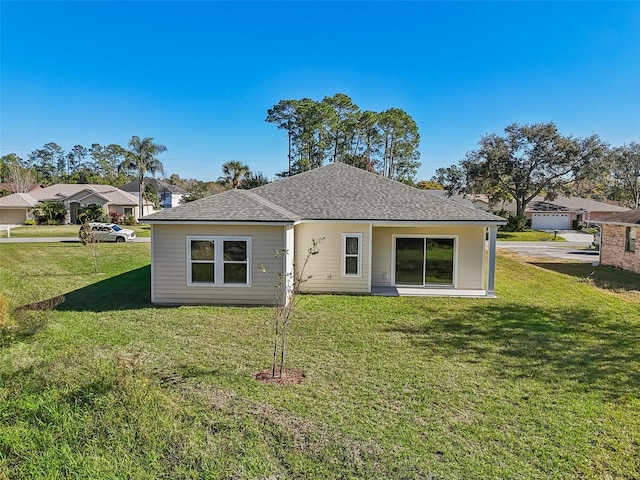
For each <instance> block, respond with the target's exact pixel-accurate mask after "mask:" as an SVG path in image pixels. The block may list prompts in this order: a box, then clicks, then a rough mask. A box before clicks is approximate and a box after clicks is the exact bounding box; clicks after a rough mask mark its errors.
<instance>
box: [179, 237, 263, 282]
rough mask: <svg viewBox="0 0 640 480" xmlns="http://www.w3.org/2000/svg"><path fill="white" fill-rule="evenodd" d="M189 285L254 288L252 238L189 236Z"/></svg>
mask: <svg viewBox="0 0 640 480" xmlns="http://www.w3.org/2000/svg"><path fill="white" fill-rule="evenodd" d="M187 258H188V262H187V266H188V268H187V270H188V272H187V275H188V279H187V283H188V284H189V285H198V286H205V285H214V286H220V285H235V286H240V285H250V284H251V278H250V276H251V267H250V265H251V260H250V259H251V238H250V237H205V236H189V237H187Z"/></svg>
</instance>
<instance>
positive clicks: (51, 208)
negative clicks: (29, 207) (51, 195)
mask: <svg viewBox="0 0 640 480" xmlns="http://www.w3.org/2000/svg"><path fill="white" fill-rule="evenodd" d="M66 213H67V208H66V207H65V206H64V203H62V202H56V201H53V200H43V201H41V202H39V203H38V204H37V205H36V207H35V208H34V209H33V214H34V216H35V217H36V219H37V220H38V223H39V224H47V225H57V224H58V222H60V221H62V220H64V216H65V214H66ZM52 222H54V223H52Z"/></svg>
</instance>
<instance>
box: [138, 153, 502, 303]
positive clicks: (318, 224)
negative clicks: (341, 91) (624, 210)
mask: <svg viewBox="0 0 640 480" xmlns="http://www.w3.org/2000/svg"><path fill="white" fill-rule="evenodd" d="M143 221H145V222H148V223H150V224H151V226H152V236H151V241H152V273H151V275H152V279H151V284H152V301H153V302H155V303H167V304H199V303H204V304H243V305H246V304H271V303H273V296H274V292H273V286H272V283H271V280H270V279H269V277H268V275H266V274H265V273H264V272H262V270H261V269H260V265H261V264H263V265H264V266H265V267H266V269H267V270H268V271H270V272H272V273H277V272H286V273H291V272H292V271H293V269H294V265H300V264H301V263H302V261H303V259H304V257H305V255H306V253H307V249H308V248H309V246H310V245H311V243H312V241H313V239H318V238H323V240H322V242H321V244H320V247H319V249H320V253H319V254H318V255H316V256H314V257H313V258H312V260H311V261H310V263H309V264H308V267H307V270H306V272H305V273H306V274H308V275H310V276H311V278H310V280H309V281H308V282H307V283H306V284H305V289H306V290H307V291H309V292H318V293H350V294H384V295H402V294H417V295H458V296H478V297H492V296H494V266H495V240H496V230H497V226H498V225H502V224H504V223H505V221H504V219H502V218H500V217H497V216H495V215H492V214H489V213H486V212H483V211H480V210H476V209H474V208H472V207H470V206H467V205H464V204H461V203H459V202H456V201H453V200H450V199H447V198H441V197H438V196H436V195H432V194H430V193H428V192H425V191H423V190H418V189H416V188H413V187H410V186H407V185H404V184H402V183H399V182H396V181H393V180H389V179H387V178H383V177H381V176H378V175H376V174H373V173H369V172H366V171H364V170H360V169H358V168H355V167H351V166H348V165H345V164H342V163H334V164H330V165H327V166H324V167H321V168H317V169H314V170H311V171H308V172H305V173H301V174H298V175H294V176H292V177H289V178H286V179H284V180H280V181H277V182H273V183H270V184H267V185H264V186H261V187H258V188H255V189H252V190H230V191H226V192H223V193H219V194H217V195H212V196H210V197H207V198H204V199H202V200H199V201H195V202H191V203H188V204H185V205H182V206H179V207H176V208H173V209H171V210H165V211H162V212H158V213H155V214H153V215H149V216H147V217H144V219H143ZM487 238H489V254H488V255H485V252H486V249H485V245H486V244H487V243H486V239H487ZM276 250H277V251H284V252H286V253H285V254H283V255H281V256H276V255H275V254H274V253H275V251H276Z"/></svg>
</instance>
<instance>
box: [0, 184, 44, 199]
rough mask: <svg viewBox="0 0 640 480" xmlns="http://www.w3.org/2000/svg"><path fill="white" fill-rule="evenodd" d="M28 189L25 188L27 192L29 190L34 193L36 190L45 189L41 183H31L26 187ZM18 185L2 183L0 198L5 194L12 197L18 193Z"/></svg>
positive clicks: (0, 185)
mask: <svg viewBox="0 0 640 480" xmlns="http://www.w3.org/2000/svg"><path fill="white" fill-rule="evenodd" d="M26 187H27V188H25V190H28V191H29V192H33V191H34V190H39V189H40V188H44V185H40V184H39V183H31V184H28V185H26ZM16 190H17V189H16V185H15V184H14V183H11V182H9V183H0V197H2V196H3V192H6V193H7V194H9V195H11V194H12V193H18V192H16Z"/></svg>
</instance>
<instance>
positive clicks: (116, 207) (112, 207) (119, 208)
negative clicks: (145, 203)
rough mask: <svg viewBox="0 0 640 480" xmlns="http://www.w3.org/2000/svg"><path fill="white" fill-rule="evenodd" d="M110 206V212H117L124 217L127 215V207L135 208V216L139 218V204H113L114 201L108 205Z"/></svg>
mask: <svg viewBox="0 0 640 480" xmlns="http://www.w3.org/2000/svg"><path fill="white" fill-rule="evenodd" d="M108 208H109V212H117V213H119V214H120V215H121V216H122V217H123V218H124V217H125V216H126V215H125V214H124V209H125V208H131V209H132V210H133V218H138V217H137V214H138V207H137V206H133V205H113V204H112V203H110V204H109V205H108Z"/></svg>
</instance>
